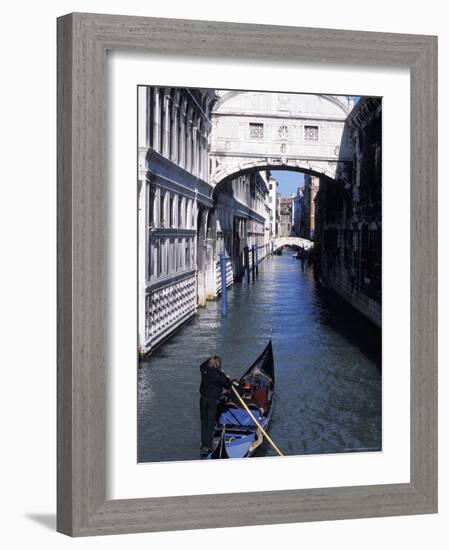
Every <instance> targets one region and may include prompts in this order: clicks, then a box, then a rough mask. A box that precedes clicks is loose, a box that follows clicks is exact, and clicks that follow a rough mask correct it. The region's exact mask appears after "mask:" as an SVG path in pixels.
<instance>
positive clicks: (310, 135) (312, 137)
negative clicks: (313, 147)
mask: <svg viewBox="0 0 449 550" xmlns="http://www.w3.org/2000/svg"><path fill="white" fill-rule="evenodd" d="M304 140H305V141H318V126H304Z"/></svg>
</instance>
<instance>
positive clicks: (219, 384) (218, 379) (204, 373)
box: [200, 361, 232, 401]
mask: <svg viewBox="0 0 449 550" xmlns="http://www.w3.org/2000/svg"><path fill="white" fill-rule="evenodd" d="M200 371H201V385H200V394H201V396H202V397H204V398H205V399H211V400H215V401H218V400H219V399H220V397H221V394H222V391H223V388H227V389H229V388H230V387H231V386H232V382H231V380H230V379H229V378H228V377H227V376H226V375H225V374H224V373H223V372H222V371H221V370H220V369H211V368H209V367H208V366H207V361H204V363H201V365H200Z"/></svg>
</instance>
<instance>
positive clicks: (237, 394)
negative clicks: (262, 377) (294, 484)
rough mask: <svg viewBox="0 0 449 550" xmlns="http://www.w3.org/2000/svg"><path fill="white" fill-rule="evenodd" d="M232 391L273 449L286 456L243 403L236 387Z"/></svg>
mask: <svg viewBox="0 0 449 550" xmlns="http://www.w3.org/2000/svg"><path fill="white" fill-rule="evenodd" d="M232 391H233V392H234V394H235V395H236V396H237V398H238V400H239V401H240V403H241V404H242V405H243V407H244V408H245V410H246V412H247V413H248V414H249V415H250V417H251V418H252V419H253V421H254V423H255V424H256V426H257V427H258V428H259V430H260V431H261V432H262V433H263V435H264V436H265V437H266V438H267V440H268V442H269V443H270V445H271V446H272V447H273V449H274V450H275V451H276V452H277V454H278V455H279V456H284V455H283V454H282V453H281V451H280V450H279V448H278V447H277V445H276V444H275V443H274V441H273V440H272V439H271V437H270V436H269V435H268V434H267V432H266V431H265V430H264V429H263V428H262V426H261V425H260V424H259V422H258V421H257V420H256V417H255V416H254V415H253V413H252V412H251V411H250V410H249V407H248V406H247V404H246V403H245V402H244V401H243V399H242V398H241V397H240V395H239V392H238V391H237V390H236V389H235V388H234V386H232Z"/></svg>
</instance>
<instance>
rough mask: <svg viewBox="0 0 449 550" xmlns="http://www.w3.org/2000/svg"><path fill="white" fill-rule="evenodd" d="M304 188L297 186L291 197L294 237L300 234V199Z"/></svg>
mask: <svg viewBox="0 0 449 550" xmlns="http://www.w3.org/2000/svg"><path fill="white" fill-rule="evenodd" d="M303 193H304V189H303V188H302V187H298V188H297V190H296V193H295V195H294V197H293V212H294V214H293V231H292V232H293V235H294V236H295V237H300V236H301V216H302V199H303Z"/></svg>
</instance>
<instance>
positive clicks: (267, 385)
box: [207, 339, 274, 459]
mask: <svg viewBox="0 0 449 550" xmlns="http://www.w3.org/2000/svg"><path fill="white" fill-rule="evenodd" d="M237 391H238V393H239V395H240V397H241V398H242V399H243V400H244V401H245V404H246V405H247V407H248V408H249V409H250V411H251V412H252V413H253V415H254V416H255V418H256V419H257V421H258V422H259V424H260V425H261V426H262V428H263V429H264V430H266V429H267V427H268V424H269V423H270V419H271V414H272V411H273V393H274V360H273V348H272V345H271V339H270V341H269V342H268V344H267V346H266V348H265V349H264V351H263V352H262V353H261V354H260V355H259V357H258V358H257V359H256V360H255V361H254V363H253V364H252V365H251V366H250V367H249V369H248V370H247V371H246V372H245V374H244V375H243V376H242V377H241V378H240V380H239V386H238V388H237ZM262 441H263V434H262V432H261V430H260V428H258V426H257V425H256V424H255V423H254V421H253V420H252V419H251V417H250V416H249V414H248V413H247V411H246V410H245V409H244V407H243V406H242V404H241V403H240V401H239V400H238V398H237V397H236V396H235V395H234V393H233V392H232V390H231V391H228V392H225V393H224V395H223V397H222V398H221V400H220V403H219V406H218V419H217V422H216V425H215V432H214V447H213V449H214V450H213V451H212V452H211V453H210V454H209V455H208V456H207V458H209V459H217V458H248V457H250V456H252V455H253V454H254V452H255V450H256V449H257V447H259V446H260V445H261V443H262Z"/></svg>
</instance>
